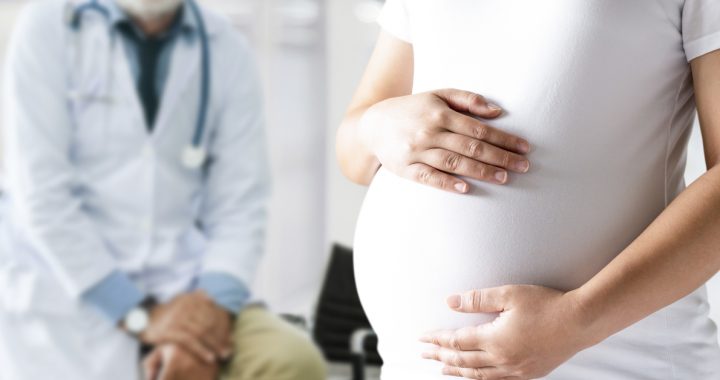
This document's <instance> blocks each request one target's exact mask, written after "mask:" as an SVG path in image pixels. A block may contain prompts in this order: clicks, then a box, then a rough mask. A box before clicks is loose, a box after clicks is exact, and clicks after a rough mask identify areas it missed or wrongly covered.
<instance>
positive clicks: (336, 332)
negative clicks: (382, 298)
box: [313, 244, 382, 365]
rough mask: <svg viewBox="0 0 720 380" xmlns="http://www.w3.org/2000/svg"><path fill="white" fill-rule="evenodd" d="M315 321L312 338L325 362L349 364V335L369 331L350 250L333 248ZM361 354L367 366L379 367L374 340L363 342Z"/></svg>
mask: <svg viewBox="0 0 720 380" xmlns="http://www.w3.org/2000/svg"><path fill="white" fill-rule="evenodd" d="M315 318H316V319H315V324H314V328H313V338H314V339H315V341H316V342H317V343H318V345H319V346H320V348H321V350H322V351H323V353H324V354H325V357H326V358H327V359H328V360H329V361H334V362H350V361H351V359H352V356H351V355H350V335H352V333H353V332H354V331H356V330H358V329H363V328H370V327H371V326H370V322H368V319H367V317H366V316H365V311H364V310H363V308H362V305H361V304H360V298H359V297H358V292H357V287H356V286H355V273H354V270H353V254H352V249H350V248H347V247H343V246H341V245H338V244H335V245H334V246H333V249H332V254H331V256H330V262H329V264H328V267H327V272H326V274H325V280H324V282H323V286H322V290H321V292H320V299H319V302H318V305H317V310H316V314H315ZM365 353H366V360H367V363H368V364H376V365H381V364H382V360H381V359H380V355H378V352H377V339H376V338H374V337H371V338H368V339H367V340H366V342H365Z"/></svg>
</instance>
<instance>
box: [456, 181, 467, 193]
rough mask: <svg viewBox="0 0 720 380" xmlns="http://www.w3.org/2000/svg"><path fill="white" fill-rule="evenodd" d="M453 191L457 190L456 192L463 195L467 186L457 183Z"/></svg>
mask: <svg viewBox="0 0 720 380" xmlns="http://www.w3.org/2000/svg"><path fill="white" fill-rule="evenodd" d="M455 190H457V191H459V192H461V193H464V192H466V191H467V184H465V183H462V182H458V183H456V184H455Z"/></svg>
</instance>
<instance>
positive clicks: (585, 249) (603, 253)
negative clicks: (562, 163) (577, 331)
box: [355, 169, 659, 363]
mask: <svg viewBox="0 0 720 380" xmlns="http://www.w3.org/2000/svg"><path fill="white" fill-rule="evenodd" d="M540 174H541V173H532V172H531V173H528V174H526V175H523V176H517V177H515V178H512V179H511V182H510V183H509V184H507V185H505V186H497V185H490V184H485V183H480V182H474V181H471V184H472V188H473V190H472V191H471V193H469V194H464V195H459V194H452V193H448V192H444V191H441V190H437V189H433V188H430V187H426V186H423V185H419V184H416V183H413V182H411V181H408V180H406V179H403V178H400V177H398V176H396V175H394V174H392V173H390V172H388V171H386V170H384V169H381V170H380V171H379V172H378V173H377V175H376V177H375V178H374V180H373V183H372V185H371V186H370V188H369V190H368V193H367V195H366V198H365V201H364V204H363V207H362V210H361V213H360V216H359V219H358V223H357V228H356V233H355V275H356V281H357V286H358V291H359V294H360V299H361V302H362V304H363V307H364V308H365V310H366V313H367V315H368V318H369V319H370V322H371V324H372V326H373V328H374V329H375V331H376V332H377V333H378V336H379V338H380V351H381V354H382V355H383V358H384V359H385V360H386V363H387V362H388V361H402V360H408V361H410V360H416V359H417V358H418V355H419V352H420V350H421V348H422V347H421V346H420V344H419V343H418V342H417V339H418V337H419V336H420V335H421V334H422V333H423V332H425V331H428V330H432V329H440V328H458V327H463V326H468V325H472V324H479V323H484V322H487V321H489V320H491V319H492V318H493V317H494V315H489V314H460V313H456V312H453V311H451V310H449V309H448V308H447V306H446V304H445V299H446V297H447V296H448V295H450V294H453V293H456V292H462V291H466V290H469V289H474V288H483V287H491V286H498V285H503V284H536V285H543V286H549V287H553V288H557V289H565V290H569V289H573V288H576V287H578V286H580V285H581V284H583V283H584V282H585V281H587V280H588V279H589V278H591V277H592V276H593V275H594V274H595V273H597V272H598V271H599V270H600V269H601V268H602V267H604V266H605V265H606V264H607V263H608V262H609V261H611V260H612V258H613V257H614V256H615V255H617V254H618V253H619V252H620V251H621V250H622V249H623V248H624V247H625V246H627V244H628V243H630V242H631V241H632V239H633V238H634V237H635V236H636V235H637V234H638V233H640V232H641V231H642V229H643V228H644V227H645V226H646V225H647V223H648V222H649V221H650V220H652V218H653V216H654V215H655V214H657V212H659V208H658V204H657V202H655V201H654V200H652V199H654V197H652V196H648V194H647V192H645V195H644V196H643V194H642V193H643V191H644V190H645V189H643V187H642V186H639V187H638V188H635V189H631V190H628V189H629V188H631V187H628V186H625V185H627V183H626V184H625V185H620V184H618V185H612V183H614V182H615V181H614V180H609V179H608V178H607V177H606V178H604V179H603V178H599V176H598V178H595V177H594V176H592V175H590V176H585V177H583V178H575V179H574V180H570V179H568V178H562V177H561V174H558V176H557V177H556V178H551V177H552V176H553V174H552V173H549V172H548V173H547V174H546V176H544V177H541V176H540ZM566 174H568V175H569V173H566ZM627 175H633V173H627ZM636 179H637V178H636ZM608 182H610V183H608ZM600 183H603V184H604V186H603V189H604V191H602V192H598V191H597V190H598V187H597V185H599V184H600ZM630 210H632V211H631V212H628V211H630Z"/></svg>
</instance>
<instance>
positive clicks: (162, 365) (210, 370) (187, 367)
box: [143, 344, 220, 380]
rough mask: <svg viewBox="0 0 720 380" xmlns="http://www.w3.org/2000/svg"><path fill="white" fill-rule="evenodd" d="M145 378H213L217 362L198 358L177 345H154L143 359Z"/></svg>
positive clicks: (181, 379)
mask: <svg viewBox="0 0 720 380" xmlns="http://www.w3.org/2000/svg"><path fill="white" fill-rule="evenodd" d="M143 369H144V371H145V379H146V380H215V379H217V377H218V373H219V371H220V370H219V364H216V363H206V362H204V361H202V360H198V359H197V357H196V356H195V355H193V354H192V353H190V352H188V351H186V350H184V349H183V348H182V347H180V346H178V345H173V344H168V345H162V346H158V347H156V348H155V349H154V350H153V351H152V352H150V354H149V355H148V356H147V357H146V358H145V360H144V361H143Z"/></svg>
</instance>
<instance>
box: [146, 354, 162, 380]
mask: <svg viewBox="0 0 720 380" xmlns="http://www.w3.org/2000/svg"><path fill="white" fill-rule="evenodd" d="M161 365H162V354H161V353H160V351H159V350H158V349H154V350H152V352H150V354H148V356H147V357H145V360H143V371H144V372H145V380H157V379H158V375H159V374H160V366H161Z"/></svg>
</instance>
